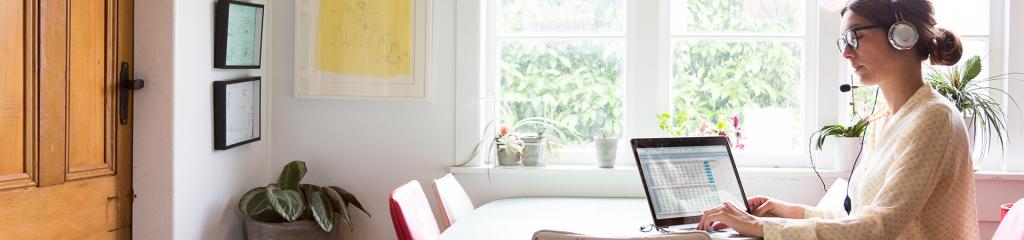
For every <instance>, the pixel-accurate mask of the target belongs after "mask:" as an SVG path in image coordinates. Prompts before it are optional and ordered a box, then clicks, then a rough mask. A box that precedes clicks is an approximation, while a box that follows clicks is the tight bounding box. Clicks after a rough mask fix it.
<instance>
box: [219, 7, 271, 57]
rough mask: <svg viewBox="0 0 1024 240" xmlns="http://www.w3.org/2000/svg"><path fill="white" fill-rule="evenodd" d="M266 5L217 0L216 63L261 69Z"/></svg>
mask: <svg viewBox="0 0 1024 240" xmlns="http://www.w3.org/2000/svg"><path fill="white" fill-rule="evenodd" d="M263 12H264V11H263V5H261V4H255V3H248V2H241V1H231V0H220V1H217V7H216V20H215V23H214V44H213V45H214V47H213V49H214V53H213V66H214V67H216V68H225V69H258V68H260V60H261V59H260V58H261V57H262V55H263V47H262V45H263Z"/></svg>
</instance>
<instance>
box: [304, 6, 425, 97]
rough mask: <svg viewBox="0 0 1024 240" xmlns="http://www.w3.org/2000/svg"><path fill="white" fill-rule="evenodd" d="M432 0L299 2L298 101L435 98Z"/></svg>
mask: <svg viewBox="0 0 1024 240" xmlns="http://www.w3.org/2000/svg"><path fill="white" fill-rule="evenodd" d="M429 2H430V0H298V1H296V4H295V18H296V19H295V97H296V98H323V99H371V100H373V99H377V100H413V101H427V100H429V99H430V94H429V92H430V84H429V82H428V81H427V76H428V74H427V69H428V67H427V59H429V51H428V49H427V46H429V45H428V44H429V36H428V33H429V32H430V31H429V29H428V28H429V26H430V17H429V13H428V10H429V9H430V8H429V6H428V4H429Z"/></svg>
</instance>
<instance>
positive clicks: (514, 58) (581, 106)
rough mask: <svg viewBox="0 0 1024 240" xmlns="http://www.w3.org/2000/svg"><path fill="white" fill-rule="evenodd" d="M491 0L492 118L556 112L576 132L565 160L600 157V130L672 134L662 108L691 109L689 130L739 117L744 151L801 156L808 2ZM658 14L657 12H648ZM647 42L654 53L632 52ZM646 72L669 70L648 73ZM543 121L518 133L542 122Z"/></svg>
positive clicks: (754, 157)
mask: <svg viewBox="0 0 1024 240" xmlns="http://www.w3.org/2000/svg"><path fill="white" fill-rule="evenodd" d="M489 3H491V4H492V5H489V6H488V9H489V11H491V14H486V15H485V16H488V19H487V25H486V26H487V28H486V29H487V30H486V34H485V36H486V39H487V43H488V44H486V45H485V46H487V47H485V51H486V53H487V54H485V55H486V56H487V57H486V59H487V60H488V61H489V64H487V66H488V67H487V69H486V71H485V72H486V74H485V76H489V77H486V78H485V79H486V81H488V83H487V86H488V88H487V89H494V91H493V92H494V96H493V97H494V98H496V99H498V101H495V103H494V105H493V106H492V107H493V111H492V112H493V113H494V118H496V119H499V122H500V123H499V124H502V125H507V126H515V125H516V124H515V123H516V122H519V121H521V120H523V119H529V118H534V117H541V118H547V119H551V120H553V121H554V122H556V124H555V125H558V127H559V128H560V129H564V131H560V132H565V133H566V134H565V135H568V136H567V137H565V139H564V141H563V144H564V145H565V146H564V147H563V148H561V149H562V151H561V152H562V153H564V154H561V156H562V158H561V161H562V163H574V162H577V163H584V162H586V160H583V159H589V158H592V157H590V156H592V154H593V153H591V151H593V145H592V139H593V136H596V135H599V134H602V133H610V134H614V135H620V136H623V139H628V138H631V137H658V136H668V134H667V133H664V132H661V131H660V130H657V128H656V127H657V125H658V122H657V119H656V118H655V116H656V115H657V114H659V113H673V114H682V115H685V116H687V117H686V120H685V121H684V122H683V123H682V125H685V126H686V129H687V130H686V131H684V134H688V135H696V134H698V133H697V130H698V129H701V128H702V125H705V127H708V126H710V127H711V128H714V126H716V125H718V124H719V123H727V122H731V120H732V118H733V117H738V118H739V119H741V123H742V126H741V129H742V136H743V141H742V143H744V146H745V148H744V149H743V150H739V151H738V152H737V154H738V155H750V156H751V157H745V158H749V159H750V160H748V161H746V162H748V163H751V162H762V163H765V164H775V162H772V161H769V160H768V159H766V158H764V157H763V156H769V155H775V156H789V159H801V158H797V157H795V156H801V154H800V152H801V151H800V150H801V149H803V148H801V147H800V146H801V145H802V144H801V143H804V141H806V140H804V139H803V137H802V136H805V135H806V134H805V132H807V131H806V129H808V128H807V126H805V125H806V124H805V123H806V122H807V121H806V119H807V118H808V117H809V114H813V113H814V111H813V109H812V110H810V111H808V110H807V109H805V106H806V104H805V102H806V101H808V99H807V98H805V94H804V92H806V86H805V85H804V84H803V82H804V76H806V68H805V67H804V66H805V62H806V61H807V59H806V57H805V55H806V54H807V53H806V51H805V46H806V44H805V43H806V42H807V41H808V34H807V33H808V32H814V31H813V30H811V31H808V29H807V28H806V25H805V22H806V21H805V18H806V16H805V15H806V12H805V11H804V10H805V6H804V5H806V2H805V1H803V0H729V1H712V0H663V1H626V0H591V1H585V0H561V1H559V0H493V1H491V2H489ZM663 6H666V7H663ZM663 9H667V10H663ZM794 9H797V11H794ZM649 13H659V14H660V15H659V16H658V17H649V16H642V15H646V14H649ZM638 26H657V27H654V28H651V27H638ZM645 36H657V37H645ZM640 52H647V53H655V54H653V55H634V56H633V57H630V56H629V53H640ZM652 66H659V67H652ZM649 71H654V72H659V73H661V74H649V76H657V77H653V78H652V77H643V74H642V73H640V72H649ZM659 86H660V87H659ZM628 89H636V90H635V91H634V92H640V93H639V94H627V90H628ZM644 92H646V93H651V94H652V95H656V97H653V98H652V97H649V96H642V95H644V94H645V93H644ZM630 106H638V107H632V108H631V107H630ZM642 106H659V107H642ZM627 116H645V117H641V118H633V119H637V120H636V121H629V120H628V119H630V118H629V117H627ZM647 116H649V117H647ZM748 119H756V121H755V120H751V121H748ZM537 126H538V125H535V126H532V127H531V126H522V127H520V128H516V131H517V132H525V133H529V132H537V131H540V130H542V129H538V128H537ZM545 127H549V126H545ZM652 128H653V129H654V130H653V131H652V130H651V129H652ZM779 139H784V140H782V141H780V140H779ZM627 144H628V143H625V141H622V142H621V143H620V152H621V153H620V156H621V157H620V158H626V157H625V156H628V155H630V154H631V153H630V152H629V151H628V146H625V145H627ZM587 154H589V155H587ZM631 162H632V161H624V160H623V159H620V163H631Z"/></svg>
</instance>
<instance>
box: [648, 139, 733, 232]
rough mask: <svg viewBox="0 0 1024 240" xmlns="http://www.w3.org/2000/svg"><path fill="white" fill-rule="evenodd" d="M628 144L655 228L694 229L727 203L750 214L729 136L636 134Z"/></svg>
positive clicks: (671, 229) (675, 230) (672, 229)
mask: <svg viewBox="0 0 1024 240" xmlns="http://www.w3.org/2000/svg"><path fill="white" fill-rule="evenodd" d="M630 144H631V145H632V146H633V156H634V157H635V158H636V165H637V169H639V170H640V178H641V179H642V180H643V185H644V192H645V193H646V194H647V203H648V204H649V205H650V209H651V216H652V217H653V218H654V225H655V227H658V228H660V229H664V230H668V231H671V232H677V231H694V230H696V229H697V223H699V222H700V218H701V216H702V215H703V214H704V211H705V210H707V209H710V208H713V207H717V206H720V205H721V204H722V203H724V202H732V203H733V205H736V207H739V208H740V209H743V210H745V211H746V212H747V213H750V209H749V207H748V206H747V204H746V203H747V201H746V199H747V197H746V193H744V192H743V184H742V183H740V177H739V173H738V172H737V171H736V162H735V161H734V160H733V158H732V150H731V149H730V148H729V140H728V138H726V137H683V138H638V139H632V140H631V141H630ZM731 232H733V233H735V232H734V231H731Z"/></svg>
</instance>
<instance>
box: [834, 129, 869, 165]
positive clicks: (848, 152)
mask: <svg viewBox="0 0 1024 240" xmlns="http://www.w3.org/2000/svg"><path fill="white" fill-rule="evenodd" d="M830 138H831V139H832V140H833V141H835V145H834V146H836V151H835V153H836V170H840V171H850V170H851V169H853V167H854V166H853V164H854V161H857V154H858V153H860V151H861V143H860V141H861V138H859V137H830ZM864 158H865V156H864V154H861V155H860V160H864Z"/></svg>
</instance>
